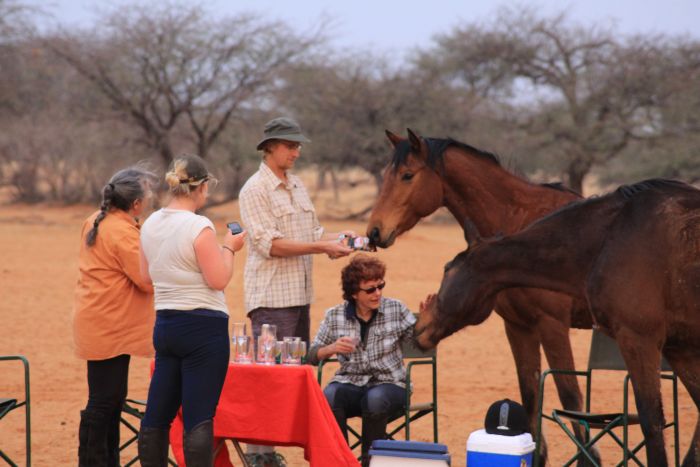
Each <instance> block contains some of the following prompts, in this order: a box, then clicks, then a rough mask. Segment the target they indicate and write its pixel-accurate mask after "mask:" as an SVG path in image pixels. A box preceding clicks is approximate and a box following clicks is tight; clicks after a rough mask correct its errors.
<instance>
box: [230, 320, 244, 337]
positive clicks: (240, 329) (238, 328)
mask: <svg viewBox="0 0 700 467" xmlns="http://www.w3.org/2000/svg"><path fill="white" fill-rule="evenodd" d="M246 329H247V327H246V323H242V322H236V323H233V333H232V335H231V336H232V337H239V336H245V335H246V334H247V333H246Z"/></svg>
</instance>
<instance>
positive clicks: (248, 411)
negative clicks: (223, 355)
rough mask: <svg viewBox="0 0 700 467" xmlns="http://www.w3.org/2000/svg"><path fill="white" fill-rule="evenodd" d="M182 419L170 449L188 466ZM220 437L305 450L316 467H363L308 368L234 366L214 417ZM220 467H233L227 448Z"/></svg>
mask: <svg viewBox="0 0 700 467" xmlns="http://www.w3.org/2000/svg"><path fill="white" fill-rule="evenodd" d="M181 417H182V413H181V412H179V413H178V416H177V417H176V418H175V420H174V421H173V424H172V427H171V429H170V444H171V446H172V449H173V453H174V454H175V457H176V459H177V462H178V465H181V466H184V465H185V462H184V456H183V454H182V430H183V427H182V418H181ZM214 436H215V437H216V438H218V439H219V440H222V439H229V438H230V439H235V440H238V441H240V442H246V443H254V444H267V445H273V446H299V447H303V448H304V458H305V459H306V460H307V461H309V463H310V464H311V466H312V467H314V466H319V467H327V466H334V467H342V466H348V467H350V466H352V467H356V466H359V463H358V461H357V459H355V456H354V455H353V453H352V451H351V450H350V448H349V447H348V445H347V443H346V442H345V439H344V438H343V435H342V433H341V431H340V428H338V424H337V423H336V421H335V417H334V416H333V412H331V409H330V406H329V405H328V402H327V401H326V398H325V396H324V395H323V391H321V388H320V387H319V385H318V382H317V381H316V377H315V373H314V370H313V368H312V367H311V366H308V365H301V366H286V365H275V366H266V365H257V364H250V365H241V364H235V363H230V364H229V368H228V372H227V374H226V380H225V381H224V387H223V390H222V392H221V398H220V399H219V405H218V406H217V408H216V415H215V416H214ZM222 444H223V443H222ZM214 464H215V465H216V466H217V467H229V466H231V465H232V464H231V461H230V460H229V456H228V450H227V449H226V447H225V444H223V446H222V449H221V450H220V451H219V453H218V455H217V457H216V460H215V463H214Z"/></svg>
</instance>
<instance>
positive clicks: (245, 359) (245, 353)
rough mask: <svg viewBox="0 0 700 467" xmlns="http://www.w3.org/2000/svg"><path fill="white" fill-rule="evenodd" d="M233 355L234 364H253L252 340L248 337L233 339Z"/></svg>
mask: <svg viewBox="0 0 700 467" xmlns="http://www.w3.org/2000/svg"><path fill="white" fill-rule="evenodd" d="M233 355H234V361H235V362H236V363H244V364H247V363H253V339H252V338H251V337H250V336H237V337H235V340H234V354H233Z"/></svg>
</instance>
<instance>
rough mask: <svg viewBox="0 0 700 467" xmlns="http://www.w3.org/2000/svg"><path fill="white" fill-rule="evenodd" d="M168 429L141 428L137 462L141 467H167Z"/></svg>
mask: <svg viewBox="0 0 700 467" xmlns="http://www.w3.org/2000/svg"><path fill="white" fill-rule="evenodd" d="M169 436H170V430H169V429H168V428H151V427H147V426H142V427H141V430H140V431H139V443H138V444H139V460H140V461H141V467H167V465H168V443H169V438H168V437H169Z"/></svg>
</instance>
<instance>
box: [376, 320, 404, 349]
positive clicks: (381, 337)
mask: <svg viewBox="0 0 700 467" xmlns="http://www.w3.org/2000/svg"><path fill="white" fill-rule="evenodd" d="M374 337H375V339H376V342H377V343H378V344H379V346H381V348H382V349H383V350H384V353H386V352H388V351H391V350H392V349H393V348H394V346H395V345H397V341H398V340H399V330H398V329H397V328H396V327H395V326H388V325H387V326H380V327H377V328H376V329H375V334H374Z"/></svg>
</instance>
